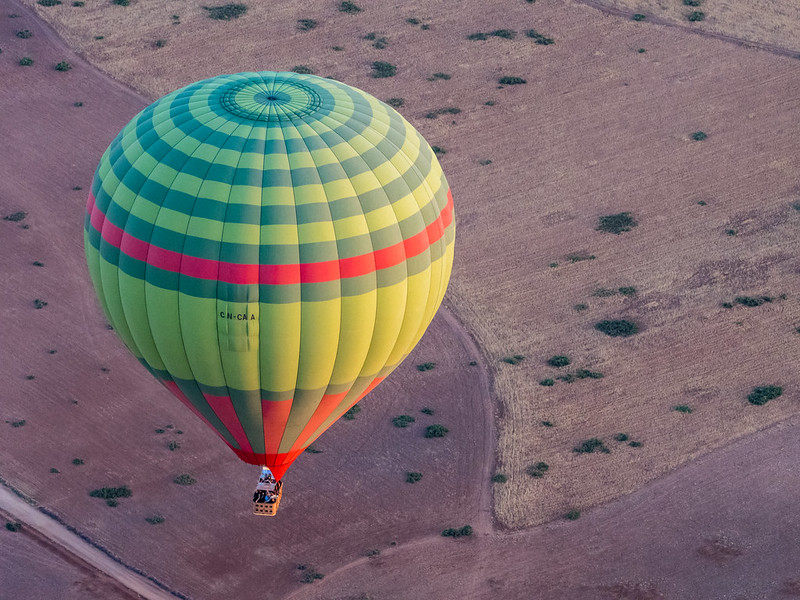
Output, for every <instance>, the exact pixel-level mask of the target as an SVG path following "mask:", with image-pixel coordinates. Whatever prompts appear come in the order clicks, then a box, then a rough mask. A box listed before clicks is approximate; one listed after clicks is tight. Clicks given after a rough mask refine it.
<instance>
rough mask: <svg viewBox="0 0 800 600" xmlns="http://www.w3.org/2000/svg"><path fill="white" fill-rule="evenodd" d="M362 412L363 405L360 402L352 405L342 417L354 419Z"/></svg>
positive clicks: (349, 419)
mask: <svg viewBox="0 0 800 600" xmlns="http://www.w3.org/2000/svg"><path fill="white" fill-rule="evenodd" d="M360 412H361V407H360V406H359V405H358V404H354V405H353V406H351V407H350V408H349V409H348V410H347V412H346V413H344V414H343V415H342V418H343V419H344V420H345V421H353V420H354V419H355V418H356V415H358V413H360Z"/></svg>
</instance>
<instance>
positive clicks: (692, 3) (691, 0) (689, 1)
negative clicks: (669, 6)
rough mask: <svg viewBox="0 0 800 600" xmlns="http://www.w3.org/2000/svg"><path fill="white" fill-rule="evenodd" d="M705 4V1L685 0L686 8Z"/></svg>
mask: <svg viewBox="0 0 800 600" xmlns="http://www.w3.org/2000/svg"><path fill="white" fill-rule="evenodd" d="M702 4H703V0H683V5H684V6H701V5H702Z"/></svg>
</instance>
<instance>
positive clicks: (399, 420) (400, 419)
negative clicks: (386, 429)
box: [392, 415, 416, 429]
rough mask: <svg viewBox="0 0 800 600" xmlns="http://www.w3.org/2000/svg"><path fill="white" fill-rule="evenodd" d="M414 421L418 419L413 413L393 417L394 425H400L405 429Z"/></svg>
mask: <svg viewBox="0 0 800 600" xmlns="http://www.w3.org/2000/svg"><path fill="white" fill-rule="evenodd" d="M414 421H416V419H415V418H414V417H412V416H411V415H399V416H397V417H394V418H393V419H392V425H394V426H395V427H399V428H400V429H405V428H406V427H408V426H409V425H411V423H413V422H414Z"/></svg>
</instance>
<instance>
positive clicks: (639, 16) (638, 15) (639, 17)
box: [631, 13, 647, 21]
mask: <svg viewBox="0 0 800 600" xmlns="http://www.w3.org/2000/svg"><path fill="white" fill-rule="evenodd" d="M646 18H647V15H643V14H642V13H636V14H634V15H633V16H632V17H631V19H633V20H634V21H644V20H645V19H646Z"/></svg>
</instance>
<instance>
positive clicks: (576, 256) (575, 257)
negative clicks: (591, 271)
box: [567, 252, 597, 263]
mask: <svg viewBox="0 0 800 600" xmlns="http://www.w3.org/2000/svg"><path fill="white" fill-rule="evenodd" d="M595 258H597V257H596V256H595V255H594V254H586V253H585V252H572V253H571V254H567V260H568V261H569V262H571V263H576V262H581V261H582V260H594V259H595Z"/></svg>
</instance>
